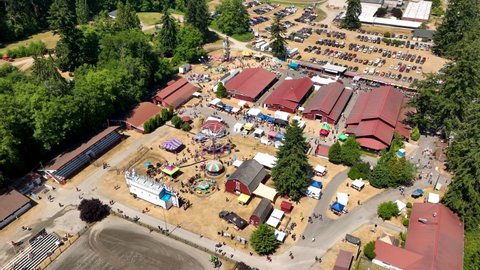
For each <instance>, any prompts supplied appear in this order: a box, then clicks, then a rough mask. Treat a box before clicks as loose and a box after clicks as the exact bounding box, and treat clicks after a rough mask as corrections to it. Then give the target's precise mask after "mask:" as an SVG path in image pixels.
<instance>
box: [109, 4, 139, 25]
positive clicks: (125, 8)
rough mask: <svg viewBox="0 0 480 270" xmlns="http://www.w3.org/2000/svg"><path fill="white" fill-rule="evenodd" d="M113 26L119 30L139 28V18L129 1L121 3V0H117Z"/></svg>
mask: <svg viewBox="0 0 480 270" xmlns="http://www.w3.org/2000/svg"><path fill="white" fill-rule="evenodd" d="M115 26H116V28H117V29H118V30H120V31H123V30H130V29H140V20H139V19H138V16H137V13H136V11H135V8H134V7H133V5H132V4H130V2H129V1H127V2H126V3H125V4H123V2H122V1H118V5H117V17H116V19H115Z"/></svg>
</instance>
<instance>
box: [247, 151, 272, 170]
mask: <svg viewBox="0 0 480 270" xmlns="http://www.w3.org/2000/svg"><path fill="white" fill-rule="evenodd" d="M253 159H254V160H256V161H257V162H258V163H260V164H262V165H263V166H264V167H267V168H269V169H271V168H273V167H274V166H275V164H276V163H277V158H276V157H274V156H272V155H269V154H265V153H261V152H258V153H257V154H256V155H255V157H253Z"/></svg>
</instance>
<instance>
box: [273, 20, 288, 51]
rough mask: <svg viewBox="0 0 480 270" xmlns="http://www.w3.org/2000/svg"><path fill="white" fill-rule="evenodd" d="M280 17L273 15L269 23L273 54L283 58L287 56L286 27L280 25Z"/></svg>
mask: <svg viewBox="0 0 480 270" xmlns="http://www.w3.org/2000/svg"><path fill="white" fill-rule="evenodd" d="M281 20H282V18H281V17H280V16H275V18H274V19H273V23H272V25H271V30H270V33H271V41H272V43H271V44H270V46H271V47H272V54H273V56H275V57H277V58H279V59H282V60H283V59H285V58H286V57H287V42H286V41H285V34H286V32H287V29H285V27H283V25H282V21H281Z"/></svg>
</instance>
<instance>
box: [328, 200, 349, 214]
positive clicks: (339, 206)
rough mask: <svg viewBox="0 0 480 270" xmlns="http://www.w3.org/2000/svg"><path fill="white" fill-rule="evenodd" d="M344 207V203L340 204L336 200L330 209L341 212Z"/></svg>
mask: <svg viewBox="0 0 480 270" xmlns="http://www.w3.org/2000/svg"><path fill="white" fill-rule="evenodd" d="M343 208H345V205H343V204H340V203H339V202H334V203H333V204H332V206H331V207H330V209H331V210H332V211H333V212H334V213H341V212H342V211H343Z"/></svg>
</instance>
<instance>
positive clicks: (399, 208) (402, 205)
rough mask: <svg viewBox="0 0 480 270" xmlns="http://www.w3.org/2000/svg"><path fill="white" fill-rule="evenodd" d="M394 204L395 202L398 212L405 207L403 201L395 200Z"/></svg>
mask: <svg viewBox="0 0 480 270" xmlns="http://www.w3.org/2000/svg"><path fill="white" fill-rule="evenodd" d="M395 204H397V208H398V213H399V214H400V213H401V212H402V211H403V210H404V209H405V208H406V207H407V204H405V203H404V202H402V201H400V200H396V201H395Z"/></svg>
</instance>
